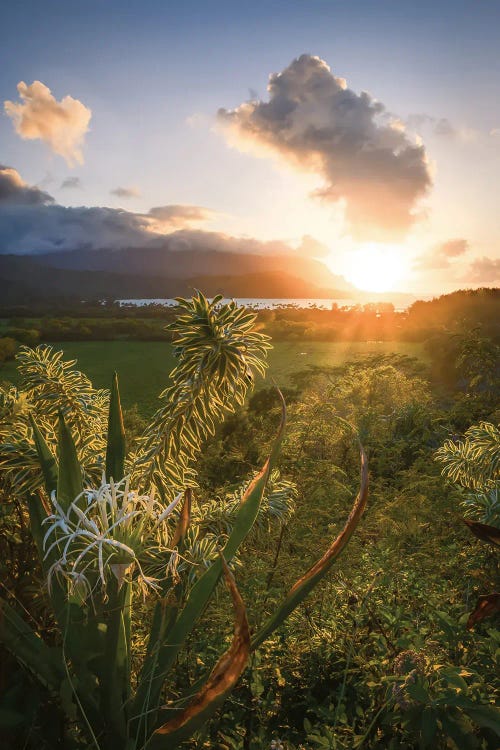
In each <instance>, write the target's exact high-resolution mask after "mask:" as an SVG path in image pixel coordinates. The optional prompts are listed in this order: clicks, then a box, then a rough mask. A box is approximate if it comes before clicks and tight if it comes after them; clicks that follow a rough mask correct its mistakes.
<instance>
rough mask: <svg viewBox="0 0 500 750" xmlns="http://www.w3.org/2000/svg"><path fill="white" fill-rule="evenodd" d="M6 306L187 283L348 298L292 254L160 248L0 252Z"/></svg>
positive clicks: (179, 289)
mask: <svg viewBox="0 0 500 750" xmlns="http://www.w3.org/2000/svg"><path fill="white" fill-rule="evenodd" d="M0 280H1V286H2V299H3V302H4V304H16V303H19V302H28V303H29V302H30V301H36V300H42V299H45V300H48V299H50V298H54V297H57V298H58V299H68V300H71V299H101V298H106V299H111V298H112V299H119V298H135V297H137V298H142V297H144V298H148V297H149V298H154V297H174V296H178V295H186V294H190V293H191V291H192V290H193V288H200V289H203V291H205V292H206V293H207V294H216V293H219V292H220V293H222V294H224V295H225V296H229V297H232V296H234V297H291V298H294V297H295V298H300V297H316V298H321V297H337V298H342V297H350V296H352V295H353V293H354V292H355V289H354V287H352V286H351V285H350V284H348V282H346V281H345V279H344V278H343V277H341V276H335V275H334V274H332V273H330V271H329V270H328V269H327V268H326V266H324V265H323V264H322V263H319V262H318V261H315V260H310V259H307V258H301V257H295V256H261V255H251V254H242V255H240V254H236V253H228V252H227V253H225V252H219V251H206V252H196V251H191V250H189V251H185V252H184V251H179V252H166V251H159V250H158V249H156V248H155V249H144V250H138V249H134V250H132V249H127V250H121V251H111V250H103V251H100V252H98V251H83V252H71V253H50V254H47V255H34V256H33V255H32V256H19V255H0Z"/></svg>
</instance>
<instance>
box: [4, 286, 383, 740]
mask: <svg viewBox="0 0 500 750" xmlns="http://www.w3.org/2000/svg"><path fill="white" fill-rule="evenodd" d="M219 303H220V300H219V299H218V298H216V299H215V300H214V301H212V302H208V300H206V299H205V298H204V297H203V296H202V295H201V294H198V295H197V296H196V297H194V298H193V299H192V300H190V301H185V300H179V305H180V307H181V308H182V313H183V314H182V315H180V316H179V318H178V319H177V321H176V323H175V324H174V325H173V326H172V330H173V332H174V336H175V344H176V352H177V356H178V357H179V365H178V367H177V368H176V369H175V370H174V371H173V373H172V375H171V381H172V385H171V386H170V387H169V388H167V390H166V391H164V392H163V394H162V395H161V396H160V398H161V400H162V405H161V407H160V409H159V410H158V411H157V413H156V414H155V415H154V416H153V418H152V420H151V422H150V424H149V425H148V427H147V428H146V430H145V432H144V434H143V436H142V437H141V438H140V439H139V441H138V444H137V445H136V446H134V447H133V449H132V451H131V452H130V453H129V454H128V455H126V441H125V431H124V426H123V419H122V412H121V406H120V396H119V390H118V380H117V377H116V376H115V377H114V379H113V384H112V389H111V393H110V395H109V396H108V394H107V393H105V392H103V391H95V390H94V389H93V388H92V386H91V384H90V382H89V381H88V379H86V378H85V376H82V375H81V374H80V373H78V372H76V371H73V370H71V366H72V364H73V363H69V364H68V363H64V362H62V360H61V356H60V355H58V354H54V353H53V352H52V351H51V350H50V349H49V348H47V347H39V348H38V349H37V350H28V349H24V350H23V351H22V352H21V355H20V365H21V368H20V369H21V374H22V377H23V383H22V390H21V391H19V392H16V391H13V390H12V389H4V390H3V391H2V401H1V403H0V409H1V410H2V411H1V413H2V423H1V426H0V440H1V445H0V467H1V469H2V471H3V474H2V481H3V482H4V484H5V486H8V487H9V488H10V491H11V492H12V493H16V495H17V496H18V497H19V498H22V500H23V502H26V503H27V505H28V508H29V515H30V522H31V532H32V535H33V538H34V540H35V543H36V546H37V549H38V553H39V557H40V560H41V564H42V568H43V572H44V577H45V580H46V581H47V594H48V597H49V600H50V604H51V607H52V611H53V614H54V619H55V621H56V623H57V626H58V629H59V632H60V638H59V639H58V640H56V641H55V643H54V644H53V643H52V642H51V641H50V642H44V641H43V640H42V639H41V638H40V637H39V635H37V633H36V632H35V631H33V630H32V629H31V628H30V627H29V625H28V624H27V623H26V622H25V621H24V620H23V618H21V616H20V615H19V614H18V612H17V611H16V609H15V607H13V606H11V605H10V604H9V603H7V601H2V602H1V603H0V642H1V643H3V645H4V646H5V647H7V648H8V649H9V650H10V651H11V652H12V654H14V655H15V657H16V658H17V659H18V660H19V662H20V663H21V664H22V665H24V666H25V667H26V668H27V669H28V670H29V671H30V672H31V673H32V674H33V675H34V676H35V677H36V678H37V679H38V680H39V681H40V682H41V683H42V684H43V685H44V686H45V687H46V688H47V690H48V691H49V693H50V694H51V695H52V696H56V697H60V698H61V702H62V706H63V709H64V711H65V712H66V714H67V717H68V720H69V722H70V723H72V725H73V730H72V732H71V733H70V736H69V737H68V742H71V743H73V745H74V746H75V747H78V746H81V744H84V746H86V747H95V748H101V749H102V750H105V749H106V750H111V748H113V749H115V748H124V750H139V749H140V748H141V749H142V748H146V747H147V748H153V749H154V748H175V747H178V746H179V745H180V743H182V742H183V741H184V740H185V739H187V738H189V737H191V736H192V735H193V734H194V733H195V732H196V731H197V730H199V729H200V728H201V727H202V726H203V725H204V724H205V723H206V721H207V720H208V719H209V718H210V717H211V716H212V715H213V714H214V712H215V711H216V710H217V708H218V707H219V706H220V705H221V704H222V702H223V701H224V699H225V697H226V696H227V695H228V694H229V692H230V691H231V690H232V688H233V687H234V685H235V684H236V682H237V680H238V679H239V677H240V675H241V673H242V672H243V670H244V669H245V666H246V664H247V661H248V658H249V655H250V654H251V652H252V651H253V650H255V649H256V648H258V647H259V646H260V645H261V644H262V643H263V642H264V640H265V639H266V638H268V636H269V635H271V634H272V633H273V632H274V631H275V630H276V628H278V627H279V626H280V625H281V624H282V623H283V622H284V620H285V619H286V618H287V617H288V616H289V615H290V614H291V612H293V610H294V609H295V608H296V607H297V606H298V605H299V604H300V603H301V601H302V600H303V599H304V598H305V596H306V595H307V594H308V593H309V592H310V591H311V590H312V589H313V588H314V586H315V585H316V584H317V583H318V582H319V581H320V580H321V578H322V577H323V576H324V575H325V574H326V573H327V571H328V570H329V569H330V567H331V566H332V564H333V563H334V561H335V559H336V558H337V557H338V555H339V554H340V552H341V551H342V549H343V548H344V547H345V546H346V544H347V542H348V541H349V538H350V536H351V535H352V533H353V531H354V530H355V528H356V526H357V524H358V522H359V520H360V518H361V515H362V514H363V511H364V508H365V505H366V500H367V490H368V469H367V462H366V457H365V454H364V451H363V449H362V448H360V452H361V484H360V490H359V494H358V497H357V499H356V501H355V503H354V505H353V508H352V511H351V513H350V515H349V518H348V520H347V522H346V525H345V527H344V529H343V530H342V531H341V533H340V534H339V536H338V537H337V538H336V539H335V540H334V542H333V543H332V544H331V545H330V547H329V548H328V549H327V550H326V552H325V553H324V555H323V556H322V557H321V558H320V559H319V560H318V561H317V562H316V563H315V564H313V565H312V567H311V568H309V570H308V571H307V572H306V573H304V574H303V575H302V576H301V577H299V579H298V580H297V581H296V583H295V584H294V585H293V586H292V587H291V589H290V590H289V592H288V593H287V594H286V595H285V596H284V599H283V601H282V603H281V604H280V605H278V606H277V607H276V609H275V611H274V612H271V613H270V614H269V616H268V619H267V621H264V624H263V625H262V626H261V627H260V628H258V629H257V631H256V632H255V633H253V634H251V630H250V626H249V622H248V618H247V613H246V607H245V605H244V603H243V600H242V598H241V595H240V593H239V591H238V588H237V586H236V582H235V579H234V576H233V573H232V572H231V570H230V567H229V566H230V564H231V562H232V561H233V562H234V561H235V560H236V558H237V555H238V551H239V550H240V548H241V546H242V545H243V543H244V541H245V539H246V538H247V536H248V535H249V533H250V532H251V530H252V528H253V527H254V526H255V525H256V523H258V521H259V517H260V518H261V519H262V516H263V514H264V515H266V514H267V516H268V517H272V516H275V517H278V518H279V517H280V516H281V517H286V515H287V514H289V513H290V512H291V510H292V506H293V495H294V488H293V486H292V485H290V484H289V483H287V482H283V481H282V480H280V479H279V477H278V476H277V475H275V474H274V475H273V482H272V486H271V487H270V488H269V489H266V487H267V484H268V480H269V478H270V475H271V473H272V472H273V467H274V465H275V463H276V460H277V457H278V453H279V449H280V445H281V442H282V439H283V433H284V428H285V421H286V418H285V407H284V403H283V405H282V419H281V426H280V429H279V432H278V434H277V436H276V438H275V439H274V442H273V444H272V447H271V451H270V455H269V457H268V459H267V461H266V462H265V463H264V465H263V467H262V469H261V470H260V471H259V472H258V473H257V474H256V475H255V476H254V477H253V478H251V480H250V481H249V482H247V483H246V484H245V485H244V486H243V487H242V488H241V489H239V490H237V491H236V492H235V493H234V494H233V495H232V496H231V497H228V498H226V499H224V500H222V501H221V503H220V505H221V512H220V513H217V509H216V508H214V502H213V501H212V502H210V503H208V504H207V506H206V508H207V511H208V519H209V520H207V518H206V519H205V521H207V522H206V523H205V524H204V517H203V508H204V505H203V504H198V503H197V502H196V497H195V492H196V491H197V490H196V475H195V471H194V460H195V458H196V456H197V454H198V453H199V451H200V450H201V449H202V446H203V443H204V441H205V440H206V438H207V437H209V436H210V435H213V433H214V431H215V427H216V424H217V423H219V422H220V421H221V420H222V419H223V418H224V416H225V414H226V413H228V412H230V411H233V410H234V407H235V404H241V403H242V402H243V401H244V399H245V395H246V393H247V390H248V387H249V385H251V383H252V382H253V379H254V376H255V373H263V372H264V369H265V359H264V357H265V353H266V351H267V349H268V348H269V346H270V345H269V342H268V340H267V337H265V336H263V335H262V334H260V333H258V332H257V331H255V329H254V321H255V315H254V314H252V313H250V312H248V311H247V310H245V309H241V308H237V307H236V305H235V304H234V303H230V304H227V305H220V304H219ZM106 412H107V416H106ZM40 469H41V470H40ZM204 540H208V545H207V546H205V548H203V544H202V542H203V541H204ZM222 578H223V579H224V581H225V583H226V586H227V588H228V591H229V593H230V596H231V600H232V604H233V609H234V634H233V638H232V642H231V644H230V646H229V648H228V649H227V650H226V651H225V652H224V653H223V655H222V656H221V657H220V658H219V660H218V661H217V662H216V664H215V666H214V667H213V669H212V671H211V672H210V674H208V675H207V676H206V678H205V679H204V680H203V681H202V682H200V683H199V684H196V685H193V686H191V688H190V689H189V690H188V691H187V692H186V695H185V696H184V697H181V699H180V700H177V701H176V702H168V693H166V692H165V689H166V683H167V682H168V678H169V673H171V671H172V669H173V668H174V667H175V663H176V660H177V657H178V655H179V653H180V651H181V649H182V648H183V646H184V645H185V644H186V641H187V640H188V638H189V636H190V634H191V633H192V631H193V629H194V628H195V626H196V625H197V623H198V622H199V620H200V618H201V617H202V615H203V613H204V611H205V609H206V607H207V605H208V604H209V602H210V600H211V598H212V596H213V595H214V592H215V590H216V588H217V585H218V583H219V581H220V580H221V579H222ZM144 597H148V598H149V597H154V598H155V600H156V601H155V604H154V610H153V615H152V621H151V624H150V628H149V635H148V639H147V647H146V652H145V656H144V659H143V660H142V663H141V664H140V665H139V667H137V661H136V660H134V659H133V656H134V655H133V653H132V643H133V637H132V633H133V629H134V626H135V625H136V622H135V621H134V616H135V614H136V612H137V610H138V608H140V606H141V601H142V599H143V598H144ZM143 611H144V610H141V612H143ZM68 746H69V745H68Z"/></svg>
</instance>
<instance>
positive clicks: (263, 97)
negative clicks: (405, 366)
mask: <svg viewBox="0 0 500 750" xmlns="http://www.w3.org/2000/svg"><path fill="white" fill-rule="evenodd" d="M499 29H500V2H497V0H475V1H474V2H473V1H470V2H461V1H460V0H441V2H436V0H434V1H433V2H426V1H423V0H422V1H421V2H409V1H408V2H404V1H401V0H399V1H397V2H396V1H392V0H378V1H375V0H370V1H366V2H362V1H360V0H353V1H351V2H345V0H344V1H343V2H337V1H336V0H301V1H297V2H294V1H293V0H290V1H284V0H283V1H281V2H273V1H272V0H267V1H266V2H261V1H257V0H254V1H253V2H248V3H247V2H241V3H240V2H237V1H236V0H233V2H225V1H224V2H223V1H219V2H214V1H212V0H204V1H202V0H199V1H198V2H193V1H191V0H184V2H182V3H177V2H175V3H174V2H170V1H169V0H167V1H164V2H160V1H158V2H151V1H148V0H145V1H144V2H124V0H121V1H120V2H117V1H116V0H106V1H105V2H104V1H101V2H96V1H93V0H86V2H71V3H68V2H67V1H66V2H52V1H51V0H48V1H47V2H43V3H40V2H23V0H20V1H19V2H17V3H9V4H8V6H7V4H4V7H2V10H0V44H1V49H2V65H0V99H1V102H2V105H1V109H2V116H1V117H0V165H3V170H2V168H1V167H0V252H13V253H30V252H34V251H42V250H43V251H47V250H56V249H63V250H67V251H72V252H78V250H79V248H81V247H82V246H88V245H89V244H90V245H91V246H92V247H95V248H96V249H98V248H99V247H102V246H113V244H116V246H119V245H120V244H125V243H126V242H129V244H130V245H135V244H138V245H140V242H141V237H144V238H145V241H146V240H147V239H148V238H149V237H150V236H151V234H153V235H158V234H164V233H168V232H173V231H180V230H183V229H190V230H191V229H197V230H203V231H207V232H223V233H225V234H228V235H233V236H242V235H244V236H248V237H253V238H256V239H257V240H260V241H269V240H279V241H281V242H284V243H286V244H288V245H290V246H292V247H299V248H300V250H299V251H300V252H303V253H307V254H310V255H312V256H314V257H320V258H321V259H322V260H323V261H324V262H326V263H327V265H328V267H329V268H330V269H331V270H332V271H333V272H334V273H338V274H343V275H344V276H345V277H346V278H347V279H348V280H349V281H351V282H353V283H355V284H356V285H358V286H359V287H361V288H371V289H374V290H376V291H378V290H380V291H385V289H384V287H386V288H394V289H401V290H403V291H410V292H414V293H440V292H448V291H451V290H452V289H456V288H463V287H467V286H473V287H476V286H492V285H498V282H499V281H500V210H499V204H500V196H499V187H498V185H499V175H500V95H499V94H500V53H499V48H500V31H499ZM270 76H273V77H272V78H271V79H270ZM35 82H36V83H35ZM7 167H8V169H6V168H7ZM64 207H77V208H76V209H75V210H74V211H68V210H66V209H65V208H64ZM84 207H85V208H84ZM102 207H109V208H111V209H123V211H111V212H110V211H102V210H100V208H102ZM89 209H93V210H89ZM304 237H306V240H305V241H304V239H303V238H304ZM263 247H264V246H263ZM262 251H263V252H265V247H264V249H263V250H262Z"/></svg>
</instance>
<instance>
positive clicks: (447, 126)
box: [433, 117, 457, 138]
mask: <svg viewBox="0 0 500 750" xmlns="http://www.w3.org/2000/svg"><path fill="white" fill-rule="evenodd" d="M433 129H434V132H435V134H436V135H443V136H445V137H446V138H453V137H455V136H456V135H457V130H456V128H455V127H454V126H453V125H452V124H451V122H450V121H449V120H448V119H447V118H446V117H441V118H440V119H439V120H436V121H435V123H434V128H433Z"/></svg>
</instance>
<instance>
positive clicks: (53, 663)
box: [0, 600, 65, 695]
mask: <svg viewBox="0 0 500 750" xmlns="http://www.w3.org/2000/svg"><path fill="white" fill-rule="evenodd" d="M0 643H2V644H3V645H4V646H5V648H6V649H7V650H8V651H10V652H11V654H13V656H15V658H16V659H17V660H18V661H19V662H20V663H21V664H23V665H24V666H25V667H26V668H27V669H28V670H29V671H30V672H31V673H32V674H33V675H34V676H35V677H36V678H37V679H38V681H39V682H40V683H41V684H42V685H44V686H45V687H47V688H48V689H49V690H50V691H51V693H53V694H54V695H55V694H58V692H59V687H60V684H61V681H62V680H63V679H64V676H65V674H64V670H63V664H62V658H61V654H60V651H59V649H54V648H49V646H47V645H46V644H45V643H44V641H42V639H41V638H39V636H37V635H36V633H35V631H34V630H32V629H31V628H30V626H29V625H27V623H26V622H25V621H24V620H23V618H22V617H20V616H19V615H18V614H17V612H16V611H15V610H14V609H13V608H12V607H11V606H10V605H9V604H7V602H5V601H2V600H0Z"/></svg>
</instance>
